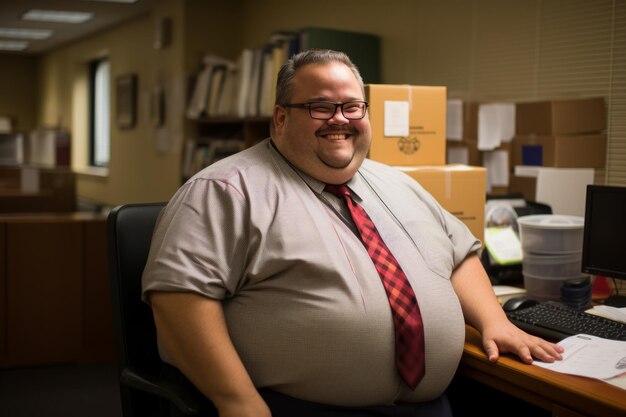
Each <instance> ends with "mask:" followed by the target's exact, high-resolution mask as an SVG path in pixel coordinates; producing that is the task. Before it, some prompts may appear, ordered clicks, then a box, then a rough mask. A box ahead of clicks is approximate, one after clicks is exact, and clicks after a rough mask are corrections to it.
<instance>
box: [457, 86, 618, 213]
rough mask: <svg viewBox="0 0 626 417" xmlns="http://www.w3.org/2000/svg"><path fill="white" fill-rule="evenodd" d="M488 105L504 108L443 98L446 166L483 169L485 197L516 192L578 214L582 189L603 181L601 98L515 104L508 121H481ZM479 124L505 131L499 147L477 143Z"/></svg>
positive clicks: (603, 114)
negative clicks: (446, 132) (466, 164)
mask: <svg viewBox="0 0 626 417" xmlns="http://www.w3.org/2000/svg"><path fill="white" fill-rule="evenodd" d="M494 105H499V106H502V107H503V108H504V107H505V106H506V105H507V104H502V103H500V104H495V103H480V102H472V101H463V100H448V102H447V109H448V110H447V111H448V115H449V117H448V120H447V122H448V135H447V143H446V148H447V156H446V162H447V163H449V164H450V163H458V162H462V163H468V164H471V165H479V166H484V167H486V168H487V174H488V175H487V193H488V194H491V195H504V194H511V193H522V194H523V196H524V198H525V199H526V200H527V201H529V202H540V203H544V204H548V205H550V206H551V207H552V209H553V212H554V213H558V214H569V215H578V216H581V215H583V214H584V197H582V196H583V195H584V192H585V189H586V185H587V184H590V183H602V182H603V176H604V167H605V161H606V148H607V136H606V131H605V129H606V110H605V104H604V99H603V98H601V97H595V98H579V99H567V100H543V101H528V102H517V103H512V104H509V106H514V112H513V116H512V117H511V116H510V114H506V113H504V114H505V117H503V120H495V121H494V120H493V119H491V120H488V121H487V122H486V121H485V117H484V116H485V114H486V113H487V112H484V111H483V110H485V108H486V107H487V106H494ZM509 108H510V107H509ZM485 125H487V127H488V128H491V127H493V125H504V126H506V127H507V129H505V133H502V136H501V138H500V139H501V140H500V141H499V143H494V141H484V140H483V139H484V138H482V137H481V136H482V135H483V133H484V130H485ZM485 144H487V146H485Z"/></svg>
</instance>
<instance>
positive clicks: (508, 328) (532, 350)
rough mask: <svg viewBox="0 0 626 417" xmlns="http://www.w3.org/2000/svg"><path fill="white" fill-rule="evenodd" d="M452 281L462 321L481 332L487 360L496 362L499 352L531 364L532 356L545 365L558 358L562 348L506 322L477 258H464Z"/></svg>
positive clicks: (475, 256)
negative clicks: (514, 355) (459, 304)
mask: <svg viewBox="0 0 626 417" xmlns="http://www.w3.org/2000/svg"><path fill="white" fill-rule="evenodd" d="M451 280H452V286H453V287H454V291H455V292H456V294H457V296H458V297H459V300H460V302H461V308H462V309H463V315H464V316H465V321H466V322H467V323H468V324H470V325H472V326H474V327H475V328H476V329H477V330H478V331H479V332H480V333H481V335H482V341H483V348H484V349H485V352H487V356H488V357H489V360H490V361H492V362H495V361H497V360H498V357H499V356H500V353H505V352H510V353H514V354H516V355H518V356H519V357H520V359H521V360H522V361H523V362H525V363H531V362H532V360H533V357H535V358H536V359H538V360H541V361H544V362H554V361H555V360H557V359H560V358H561V353H562V352H563V348H562V347H560V346H557V345H556V344H554V343H550V342H548V341H546V340H543V339H541V338H539V337H535V336H532V335H530V334H528V333H526V332H524V331H522V330H521V329H519V328H518V327H516V326H515V325H513V323H511V322H510V321H509V319H508V318H507V317H506V314H505V313H504V310H503V309H502V307H501V306H500V304H499V303H498V300H497V298H496V296H495V294H494V292H493V289H492V287H491V282H490V281H489V277H488V276H487V273H486V272H485V269H484V268H483V266H482V264H481V263H480V259H479V258H478V256H477V255H475V254H472V255H470V256H468V257H467V258H465V260H464V261H463V262H462V263H461V264H460V265H459V266H458V267H457V268H456V269H455V270H454V271H453V273H452V277H451Z"/></svg>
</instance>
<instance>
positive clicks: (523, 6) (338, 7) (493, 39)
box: [0, 0, 626, 204]
mask: <svg viewBox="0 0 626 417" xmlns="http://www.w3.org/2000/svg"><path fill="white" fill-rule="evenodd" d="M564 11H567V13H564ZM159 16H169V17H171V18H172V19H173V20H174V23H173V37H172V39H173V44H172V45H171V46H170V47H169V48H167V49H165V50H160V51H157V50H154V49H153V48H152V36H153V31H154V22H155V19H156V18H158V17H159ZM620 16H623V17H626V3H624V2H620V1H615V0H578V1H575V2H572V1H569V0H541V1H540V0H525V1H521V2H520V1H518V0H500V1H492V0H472V1H468V0H389V1H386V2H381V1H379V0H343V1H341V2H336V1H334V0H319V1H317V2H314V3H311V2H302V1H293V0H264V1H262V2H259V1H256V0H235V1H228V0H176V1H166V0H162V1H161V2H160V3H159V6H158V7H157V8H156V10H155V11H154V12H153V14H152V15H150V16H145V17H142V18H139V19H136V20H134V21H132V22H129V23H126V24H124V25H122V26H119V27H117V28H114V29H111V30H109V31H107V32H104V33H101V34H99V35H97V36H93V37H90V38H88V39H85V40H82V41H80V42H78V43H76V44H74V45H70V46H67V47H65V48H62V49H60V50H57V51H55V52H53V53H51V54H49V55H47V56H46V57H45V58H44V59H43V60H42V63H43V64H42V66H41V69H42V76H41V78H40V88H39V94H40V99H39V100H37V101H38V102H39V107H38V109H37V110H34V111H33V114H35V113H37V112H38V113H39V116H38V121H39V122H40V123H44V124H55V123H57V122H58V121H61V123H62V125H63V126H65V127H69V128H71V129H72V133H73V135H74V142H73V145H74V150H75V151H77V150H78V152H77V153H76V154H75V155H74V165H75V167H80V166H81V165H84V160H85V158H84V157H83V156H82V155H83V154H86V148H85V144H86V143H87V137H86V118H85V103H86V102H85V97H86V94H85V90H86V78H85V64H86V62H88V61H89V60H90V59H93V58H94V57H97V56H100V55H107V56H109V58H110V59H111V63H112V76H113V79H115V77H116V76H118V75H121V74H126V73H130V72H133V73H136V74H137V75H138V77H139V103H138V124H137V127H136V128H134V129H132V130H127V131H121V130H118V129H117V128H116V127H115V124H113V126H112V149H111V164H110V169H109V173H108V176H98V175H88V174H81V176H80V179H79V185H78V192H79V194H80V195H81V196H83V197H88V198H91V199H94V200H97V201H99V202H103V203H106V204H118V203H123V202H131V201H151V200H152V201H153V200H165V199H167V198H169V196H171V194H172V193H173V192H174V191H175V190H176V189H177V187H178V186H179V185H180V180H181V177H180V162H181V155H180V149H181V147H182V143H183V142H184V139H186V138H193V137H194V136H195V134H196V130H195V128H196V126H195V125H194V123H192V122H189V121H187V120H186V119H185V118H184V108H185V104H186V103H185V102H186V95H187V94H186V89H187V84H188V78H189V77H190V76H191V75H193V73H194V72H195V71H196V70H197V68H198V66H199V65H200V62H201V57H202V55H204V54H205V53H215V54H218V55H224V56H226V57H229V58H233V59H234V58H236V57H237V56H238V55H239V52H240V51H241V49H242V48H243V47H251V46H259V45H262V44H263V43H264V42H265V41H266V40H267V39H268V37H269V35H270V34H271V33H272V32H273V31H276V30H297V29H300V28H303V27H306V26H320V27H329V28H338V29H345V30H354V31H362V32H369V33H375V34H378V35H379V36H381V39H382V77H383V82H384V83H394V84H405V83H406V84H416V85H445V86H447V88H448V91H449V94H450V95H454V96H459V97H466V98H473V99H485V100H517V99H533V98H555V97H559V98H561V97H576V96H592V95H599V96H603V97H606V98H607V103H608V106H609V126H610V129H609V141H610V143H609V157H610V158H609V165H608V167H607V178H608V181H609V182H611V183H620V181H623V183H624V184H626V174H624V173H626V168H624V167H625V166H626V163H624V164H622V161H621V159H620V158H623V159H624V161H626V151H625V150H626V130H625V129H624V128H623V126H624V125H626V123H624V122H622V120H624V119H625V118H626V116H624V112H623V110H620V109H623V108H626V99H625V97H626V87H625V86H626V75H625V74H626V67H625V68H624V70H622V67H620V65H622V66H623V65H624V62H626V60H624V56H625V55H626V51H624V45H626V29H624V28H621V27H620V26H619V25H616V24H615V22H619V21H620ZM583 29H584V30H583ZM159 86H160V87H162V88H163V89H164V91H165V92H166V99H167V111H168V113H167V117H166V120H167V122H166V126H165V127H163V128H159V129H157V128H154V127H152V125H151V124H150V120H149V106H148V100H149V96H150V92H151V91H152V89H153V88H155V87H159ZM28 87H30V86H27V87H25V88H24V89H20V91H31V92H32V87H31V89H30V90H29V89H28ZM36 94H37V92H36V91H35V92H32V95H33V96H36ZM29 96H30V94H29ZM114 97H115V95H114V94H113V95H112V98H114ZM2 103H3V101H2V98H0V106H1V105H2ZM31 106H32V104H31ZM27 113H28V112H27ZM32 117H33V118H34V117H37V116H32ZM615 155H616V156H615ZM620 155H621V156H620ZM81 172H84V171H81ZM622 177H623V178H624V179H623V180H622Z"/></svg>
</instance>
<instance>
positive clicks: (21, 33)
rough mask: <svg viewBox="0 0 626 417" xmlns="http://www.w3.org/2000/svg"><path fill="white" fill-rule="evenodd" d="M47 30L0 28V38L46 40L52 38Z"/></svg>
mask: <svg viewBox="0 0 626 417" xmlns="http://www.w3.org/2000/svg"><path fill="white" fill-rule="evenodd" d="M52 33H53V32H52V31H51V30H48V29H18V28H0V37H3V38H14V39H48V38H49V37H50V36H52Z"/></svg>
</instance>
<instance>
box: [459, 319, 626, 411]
mask: <svg viewBox="0 0 626 417" xmlns="http://www.w3.org/2000/svg"><path fill="white" fill-rule="evenodd" d="M466 330H467V334H466V341H465V349H464V352H463V358H462V361H461V363H462V365H461V367H460V369H459V371H460V372H461V373H462V374H463V375H464V376H466V377H468V378H471V379H474V380H476V381H479V382H481V383H483V384H485V385H488V386H490V387H492V388H495V389H497V390H499V391H502V392H505V393H507V394H509V395H513V396H515V397H517V398H520V399H522V400H524V401H527V402H529V403H531V404H534V405H536V406H538V407H541V408H544V409H546V410H549V411H551V412H552V415H554V416H557V415H559V416H561V415H563V416H566V415H570V416H575V415H578V414H575V413H580V415H586V416H598V417H610V416H621V417H624V416H626V390H623V389H620V388H618V387H615V386H613V385H610V384H608V383H606V382H603V381H598V380H594V379H590V378H584V377H579V376H574V375H566V374H562V373H558V372H554V371H551V370H549V369H545V368H540V367H538V366H532V365H526V364H524V363H522V362H521V361H519V360H518V359H517V358H516V357H513V356H510V355H505V356H503V357H501V358H500V359H499V360H498V362H497V363H495V364H494V363H491V362H489V360H488V359H487V356H486V355H485V353H484V351H483V349H482V343H481V339H480V334H479V333H478V332H477V331H476V330H475V329H474V328H472V327H470V326H466ZM572 411H574V412H575V413H572Z"/></svg>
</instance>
